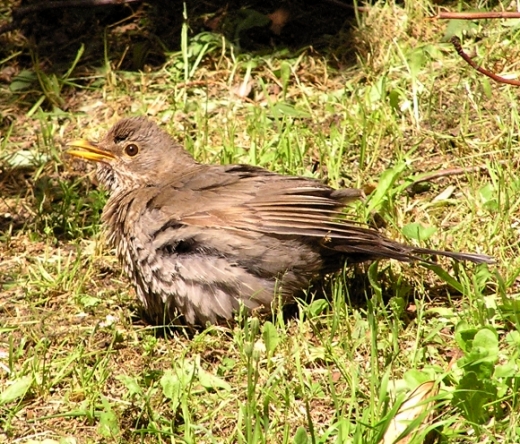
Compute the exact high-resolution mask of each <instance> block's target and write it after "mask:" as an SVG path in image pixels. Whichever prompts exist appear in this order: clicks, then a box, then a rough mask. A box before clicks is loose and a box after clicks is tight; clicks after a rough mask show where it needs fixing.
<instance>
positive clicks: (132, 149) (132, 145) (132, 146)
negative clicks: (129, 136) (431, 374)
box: [125, 143, 139, 157]
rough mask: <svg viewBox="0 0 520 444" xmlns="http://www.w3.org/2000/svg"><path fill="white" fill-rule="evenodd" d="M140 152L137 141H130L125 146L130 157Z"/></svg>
mask: <svg viewBox="0 0 520 444" xmlns="http://www.w3.org/2000/svg"><path fill="white" fill-rule="evenodd" d="M138 152H139V148H138V146H137V145H136V144H135V143H129V144H128V145H127V146H125V153H126V154H127V155H128V156H130V157H134V156H135V155H136V154H137V153H138Z"/></svg>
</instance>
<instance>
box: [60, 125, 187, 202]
mask: <svg viewBox="0 0 520 444" xmlns="http://www.w3.org/2000/svg"><path fill="white" fill-rule="evenodd" d="M69 146H71V147H73V148H81V150H78V149H73V150H69V151H67V153H68V154H70V155H72V156H75V157H80V158H82V159H86V160H91V161H94V162H97V164H98V171H97V175H98V180H99V181H100V183H101V184H103V185H104V186H105V187H107V188H108V189H109V190H110V191H111V192H115V191H117V190H119V189H129V188H136V187H139V186H147V185H155V184H157V183H158V181H159V178H160V177H164V175H170V176H173V175H174V174H175V172H176V171H178V172H182V171H183V170H184V169H185V168H186V167H189V166H190V165H195V161H194V160H193V158H192V157H191V155H190V154H189V153H188V152H187V151H185V150H184V148H183V147H182V146H180V145H179V144H178V143H176V142H175V141H174V140H173V139H172V138H171V137H170V135H169V134H167V133H166V132H164V131H163V130H161V129H160V128H159V127H158V126H157V125H156V124H155V123H154V122H152V121H150V120H148V119H146V118H144V117H131V118H127V119H122V120H120V121H119V122H117V123H116V124H115V125H114V126H113V127H112V128H111V129H110V131H109V132H108V133H107V135H106V136H105V137H104V138H103V140H101V142H98V143H95V142H89V141H87V140H84V139H81V140H75V141H73V142H71V143H69Z"/></svg>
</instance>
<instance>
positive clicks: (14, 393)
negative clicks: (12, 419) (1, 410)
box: [0, 376, 33, 405]
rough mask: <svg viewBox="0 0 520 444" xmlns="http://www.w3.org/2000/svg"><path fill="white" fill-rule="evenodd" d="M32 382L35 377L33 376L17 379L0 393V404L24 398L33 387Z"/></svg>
mask: <svg viewBox="0 0 520 444" xmlns="http://www.w3.org/2000/svg"><path fill="white" fill-rule="evenodd" d="M32 383H33V378H32V377H31V376H22V377H21V378H18V379H17V380H15V381H14V382H13V383H12V384H11V385H10V386H9V387H7V388H6V389H5V390H4V391H3V392H2V393H0V405H3V404H7V403H9V402H13V401H16V400H17V399H20V398H23V397H24V396H25V394H26V393H27V391H28V390H29V389H30V388H31V385H32Z"/></svg>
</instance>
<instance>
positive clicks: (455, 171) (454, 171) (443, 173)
mask: <svg viewBox="0 0 520 444" xmlns="http://www.w3.org/2000/svg"><path fill="white" fill-rule="evenodd" d="M510 162H511V160H500V161H498V164H499V165H506V164H508V163H510ZM488 169H489V165H487V164H485V163H483V164H481V165H475V166H471V167H461V168H447V169H445V170H439V171H436V172H435V173H431V174H427V175H425V176H423V177H420V178H419V179H416V180H414V181H413V182H412V183H411V184H410V185H408V187H407V188H408V189H411V188H413V187H414V186H415V185H417V184H419V183H423V182H430V181H432V180H434V179H439V178H441V177H450V176H461V175H464V174H470V173H476V172H478V171H488Z"/></svg>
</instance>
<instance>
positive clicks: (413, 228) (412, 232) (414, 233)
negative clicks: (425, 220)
mask: <svg viewBox="0 0 520 444" xmlns="http://www.w3.org/2000/svg"><path fill="white" fill-rule="evenodd" d="M401 231H402V233H403V235H404V236H405V237H407V238H408V239H415V240H418V241H425V240H428V239H429V238H430V237H432V236H433V235H434V234H435V232H436V231H437V228H435V227H425V226H424V225H421V224H419V223H417V222H412V223H410V224H406V225H405V226H404V227H403V229H402V230H401Z"/></svg>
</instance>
